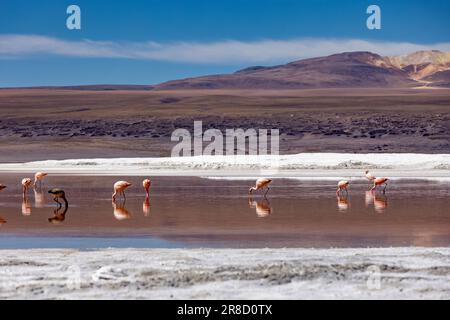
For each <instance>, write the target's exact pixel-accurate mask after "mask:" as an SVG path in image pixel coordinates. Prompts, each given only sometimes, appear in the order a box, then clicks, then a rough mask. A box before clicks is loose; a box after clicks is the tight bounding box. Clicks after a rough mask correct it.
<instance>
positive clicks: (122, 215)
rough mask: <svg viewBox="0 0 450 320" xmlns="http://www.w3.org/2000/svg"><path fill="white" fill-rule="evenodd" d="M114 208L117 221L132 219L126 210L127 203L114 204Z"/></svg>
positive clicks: (114, 202)
mask: <svg viewBox="0 0 450 320" xmlns="http://www.w3.org/2000/svg"><path fill="white" fill-rule="evenodd" d="M112 207H113V209H114V217H115V218H116V219H117V220H127V219H130V218H131V214H130V212H129V211H128V210H127V209H126V208H125V201H123V202H116V201H113V202H112Z"/></svg>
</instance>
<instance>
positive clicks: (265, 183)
mask: <svg viewBox="0 0 450 320" xmlns="http://www.w3.org/2000/svg"><path fill="white" fill-rule="evenodd" d="M271 182H272V180H271V179H267V178H259V179H257V180H256V183H255V186H254V187H251V188H250V189H249V190H248V193H249V194H252V192H253V191H257V190H262V189H266V192H265V193H264V196H266V194H267V192H269V190H270V188H269V184H270V183H271Z"/></svg>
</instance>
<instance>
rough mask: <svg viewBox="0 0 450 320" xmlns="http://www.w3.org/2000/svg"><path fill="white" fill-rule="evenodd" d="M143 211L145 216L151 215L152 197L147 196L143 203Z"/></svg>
mask: <svg viewBox="0 0 450 320" xmlns="http://www.w3.org/2000/svg"><path fill="white" fill-rule="evenodd" d="M142 212H143V213H144V217H148V216H149V215H150V199H149V198H145V201H144V203H142Z"/></svg>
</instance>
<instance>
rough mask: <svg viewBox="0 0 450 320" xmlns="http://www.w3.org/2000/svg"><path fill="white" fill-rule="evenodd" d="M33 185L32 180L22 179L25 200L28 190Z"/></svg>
mask: <svg viewBox="0 0 450 320" xmlns="http://www.w3.org/2000/svg"><path fill="white" fill-rule="evenodd" d="M31 183H32V181H31V179H30V178H23V179H22V194H23V197H24V198H25V196H26V194H27V191H28V188H29V187H30V186H31Z"/></svg>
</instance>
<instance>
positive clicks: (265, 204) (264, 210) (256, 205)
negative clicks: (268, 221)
mask: <svg viewBox="0 0 450 320" xmlns="http://www.w3.org/2000/svg"><path fill="white" fill-rule="evenodd" d="M248 205H249V207H250V208H251V209H255V210H256V215H257V216H258V217H260V218H264V217H267V216H269V215H270V214H271V213H272V208H271V207H270V202H269V200H268V199H267V198H263V199H262V200H260V201H254V200H253V199H252V198H251V197H250V198H248Z"/></svg>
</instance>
